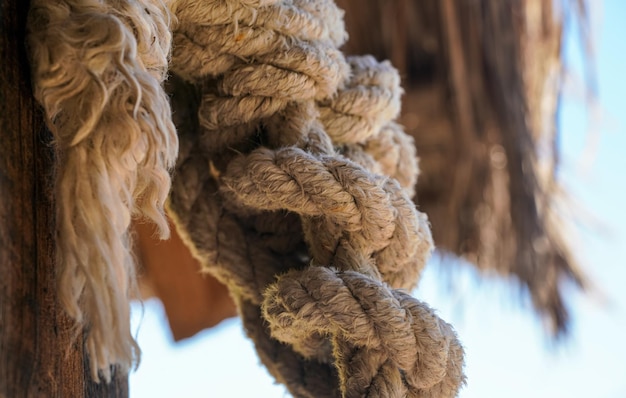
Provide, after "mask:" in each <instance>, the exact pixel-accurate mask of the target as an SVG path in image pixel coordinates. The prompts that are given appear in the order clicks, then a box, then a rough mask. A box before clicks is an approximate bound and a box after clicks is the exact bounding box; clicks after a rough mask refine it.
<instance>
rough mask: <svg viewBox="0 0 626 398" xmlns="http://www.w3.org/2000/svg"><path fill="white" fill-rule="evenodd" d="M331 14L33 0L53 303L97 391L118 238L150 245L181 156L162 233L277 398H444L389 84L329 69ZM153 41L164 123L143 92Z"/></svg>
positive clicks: (421, 238) (236, 4) (408, 163)
mask: <svg viewBox="0 0 626 398" xmlns="http://www.w3.org/2000/svg"><path fill="white" fill-rule="evenodd" d="M167 8H169V11H170V12H171V13H172V15H173V16H174V17H175V18H176V23H175V24H173V26H172V27H170V26H169V13H168V10H167ZM342 18H343V13H342V11H341V10H339V9H338V8H337V7H336V5H335V4H334V2H333V1H332V0H213V1H199V0H175V1H170V2H169V3H168V4H167V5H165V4H162V3H160V2H158V1H148V0H141V1H115V2H114V1H112V0H110V1H108V2H107V1H97V0H90V1H86V2H85V1H80V2H79V1H76V0H64V1H61V2H55V3H53V4H48V3H46V2H44V1H38V2H35V3H34V5H33V9H32V13H31V22H30V29H31V33H30V45H31V53H32V56H33V75H34V81H35V93H36V96H37V98H38V100H39V101H40V102H41V103H42V104H43V106H44V109H45V110H46V115H47V118H48V124H49V126H50V129H51V130H52V132H53V133H54V135H55V138H56V140H57V148H58V149H59V151H58V153H59V173H58V176H59V177H58V180H57V182H56V189H57V192H58V198H59V201H58V219H59V233H58V241H59V248H58V253H59V258H58V262H59V267H60V290H61V293H62V296H61V299H62V301H63V302H64V305H65V306H66V308H67V309H68V312H69V313H70V315H72V316H73V317H74V318H76V319H77V320H78V321H80V322H82V324H85V325H86V326H87V328H88V330H89V337H88V341H87V347H88V349H89V351H90V355H91V359H92V362H93V363H92V368H93V369H95V372H96V373H94V377H96V378H97V377H98V374H97V371H98V369H99V370H100V371H102V372H103V373H102V374H103V375H104V377H105V378H108V377H109V374H108V370H109V365H110V364H113V363H120V364H122V365H123V366H128V365H130V363H131V362H132V361H133V359H134V357H135V356H136V355H137V354H138V349H137V347H136V345H135V343H134V341H133V339H132V337H131V336H130V334H129V327H128V295H129V292H130V290H132V289H133V287H134V281H135V280H134V267H133V262H132V258H131V256H130V250H129V246H130V244H129V239H128V226H129V223H130V217H131V215H132V214H138V215H143V216H145V217H148V218H150V219H152V220H153V221H154V222H156V224H157V225H158V226H159V228H160V232H161V234H162V235H163V236H166V235H167V223H166V222H165V219H164V217H163V213H162V206H163V203H164V201H165V197H166V194H167V191H168V189H169V184H170V180H169V175H168V168H169V167H171V166H172V165H173V162H174V160H175V157H176V153H177V152H178V151H179V149H180V152H179V158H178V160H177V163H176V171H175V172H176V174H175V179H174V180H173V185H172V192H171V194H170V200H169V208H170V210H171V212H172V214H173V217H174V218H175V221H176V225H177V228H178V229H179V230H180V233H181V236H182V237H183V238H184V239H185V241H186V243H187V244H188V246H190V248H191V249H192V251H193V253H194V255H195V256H196V257H197V258H198V259H199V260H200V262H201V263H202V265H203V267H204V269H205V270H206V271H207V272H211V273H213V274H214V275H215V276H216V277H217V278H219V279H220V280H221V281H223V282H224V283H226V284H227V285H228V287H229V289H230V291H231V294H232V295H233V297H234V298H235V301H236V302H237V304H238V307H239V311H240V314H241V317H242V319H243V322H244V326H245V328H246V330H247V332H248V335H249V336H250V337H251V338H252V339H253V340H254V342H255V345H256V347H257V351H258V353H259V356H260V358H261V359H262V361H263V363H264V364H265V365H266V366H267V367H268V369H269V371H270V373H271V374H272V375H273V376H274V377H275V378H276V379H277V380H278V381H280V382H282V383H284V384H285V385H286V386H287V387H288V389H289V390H290V391H291V392H292V394H294V395H295V396H298V397H339V396H341V397H361V396H365V397H372V398H373V397H405V396H406V397H452V396H455V395H456V392H457V391H458V389H459V387H460V385H461V384H462V383H463V382H464V376H463V373H462V366H463V350H462V348H461V346H460V344H459V342H458V340H457V338H456V335H455V333H454V331H453V330H452V328H451V327H450V325H448V324H447V323H445V322H444V321H442V320H441V319H439V318H438V317H437V316H436V315H435V314H434V312H433V311H432V310H431V309H430V308H429V307H428V306H426V305H425V304H424V303H421V302H420V301H418V300H416V299H414V298H413V297H411V296H410V295H408V294H407V293H405V292H404V289H412V288H414V287H415V286H416V284H417V282H418V279H419V275H420V273H421V270H422V269H423V267H424V265H425V263H426V260H427V258H428V256H429V255H430V252H431V250H432V238H431V234H430V229H429V227H428V222H427V219H426V217H425V215H423V214H421V213H419V212H418V211H417V210H416V208H415V205H414V204H413V202H412V201H411V199H410V198H411V196H412V195H413V193H414V185H415V182H416V179H417V174H418V168H417V159H416V156H415V149H414V147H413V143H412V140H411V138H410V137H408V136H407V135H406V134H405V133H404V132H403V131H402V128H401V126H399V125H398V124H397V123H395V122H394V120H395V118H396V117H397V116H398V113H399V110H400V96H401V94H402V90H401V89H400V86H399V83H400V78H399V76H398V73H397V71H395V70H394V69H393V67H391V65H390V64H389V63H388V62H378V61H376V60H375V59H373V58H372V57H367V56H366V57H349V58H347V59H346V58H345V57H344V56H343V54H342V53H341V51H340V50H339V47H340V46H341V45H342V44H343V42H344V41H345V40H346V34H345V31H344V27H343V20H342ZM170 29H171V30H170ZM170 32H171V34H170ZM170 39H172V40H173V43H170ZM170 44H173V47H172V48H173V50H172V54H171V63H170V65H169V68H170V71H172V72H173V73H174V75H173V76H172V78H171V79H170V80H171V81H170V82H168V87H169V90H170V91H171V92H172V94H173V101H174V104H173V105H174V112H171V111H170V107H169V103H168V100H167V96H166V95H165V92H164V91H163V90H162V88H161V86H160V83H161V82H162V81H163V79H164V78H165V73H166V70H167V57H168V53H169V49H170ZM171 118H173V119H174V121H175V122H176V124H177V126H178V129H179V131H178V137H177V135H176V133H175V132H174V128H173V124H172V119H171ZM177 139H180V148H179V147H178V141H177ZM108 329H111V330H108Z"/></svg>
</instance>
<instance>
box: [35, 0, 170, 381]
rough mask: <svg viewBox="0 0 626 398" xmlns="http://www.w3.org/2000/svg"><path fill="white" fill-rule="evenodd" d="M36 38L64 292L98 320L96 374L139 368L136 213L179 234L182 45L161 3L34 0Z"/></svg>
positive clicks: (76, 313) (84, 316)
mask: <svg viewBox="0 0 626 398" xmlns="http://www.w3.org/2000/svg"><path fill="white" fill-rule="evenodd" d="M29 18H30V20H29V28H30V34H29V47H30V51H31V58H32V72H33V81H34V90H35V96H36V98H37V99H38V100H39V102H41V104H42V105H43V107H44V109H45V112H46V117H47V124H48V126H49V128H50V130H51V131H52V133H53V134H54V140H55V144H56V148H57V157H58V170H57V181H56V188H55V189H56V203H57V224H58V229H57V242H58V247H57V264H58V266H59V269H58V275H59V276H58V277H59V298H60V300H61V302H62V303H63V305H64V307H65V309H66V310H67V312H68V313H69V314H70V315H71V316H72V317H73V318H74V319H76V320H77V321H78V323H79V325H81V326H82V325H84V326H86V327H87V329H88V332H89V333H88V338H87V342H86V345H87V349H88V351H89V355H90V358H91V362H92V363H91V369H92V371H93V372H94V375H93V376H94V378H98V374H97V372H98V370H100V371H102V374H103V376H104V378H105V379H108V378H109V377H110V373H109V365H110V364H119V365H122V366H123V367H124V368H128V366H129V365H131V363H133V361H135V360H138V355H139V348H138V347H137V344H136V343H135V341H134V340H133V338H132V336H131V334H130V324H129V322H130V320H129V315H130V314H129V295H130V293H131V291H132V289H133V288H134V287H135V275H134V265H133V258H132V255H131V247H130V240H129V236H128V227H129V225H130V220H131V216H142V217H146V218H148V219H150V220H151V221H153V222H154V223H155V224H156V225H157V226H158V227H159V230H160V234H161V236H162V237H163V238H165V237H167V236H168V234H169V230H168V225H167V221H166V220H165V218H164V214H163V205H164V202H165V200H166V198H167V194H168V192H169V188H170V176H169V172H168V169H170V168H171V167H172V166H173V165H174V162H175V159H176V154H177V152H178V137H177V136H176V132H175V129H174V125H173V124H172V121H171V118H170V113H171V112H170V105H169V102H168V100H167V96H166V94H165V92H164V91H163V89H162V87H161V82H162V81H163V79H164V78H165V76H166V73H167V62H168V55H169V51H170V45H171V33H170V27H169V23H170V17H169V12H168V10H167V8H166V7H165V6H164V5H163V4H160V3H159V2H154V1H130V2H125V1H108V2H104V1H97V0H87V1H83V0H80V1H72V0H68V1H55V2H49V1H33V3H32V5H31V10H30V16H29Z"/></svg>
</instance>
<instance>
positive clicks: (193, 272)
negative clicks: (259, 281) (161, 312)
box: [133, 220, 237, 341]
mask: <svg viewBox="0 0 626 398" xmlns="http://www.w3.org/2000/svg"><path fill="white" fill-rule="evenodd" d="M133 230H134V231H135V242H136V248H137V251H138V253H137V255H138V257H139V259H140V266H141V268H140V279H139V283H140V288H141V289H142V292H145V291H151V292H153V293H154V295H155V296H156V297H158V298H159V299H160V300H161V301H162V302H163V307H164V308H165V312H166V314H167V319H168V322H169V326H170V329H171V331H172V336H173V337H174V340H176V341H178V340H182V339H184V338H187V337H191V336H193V335H194V334H196V333H198V332H199V331H201V330H203V329H206V328H210V327H213V326H215V325H217V324H218V323H220V322H221V321H222V320H224V319H226V318H230V317H233V316H236V315H237V309H236V308H235V303H234V302H233V300H232V299H231V297H230V294H229V293H228V289H227V288H226V286H224V285H223V284H222V283H220V282H219V281H218V280H217V279H215V278H214V277H213V276H212V275H210V274H207V273H201V272H200V263H199V262H198V260H196V259H195V258H194V257H193V256H192V255H191V252H190V250H189V248H187V246H185V244H184V243H183V241H182V240H181V238H180V236H179V235H178V232H177V231H176V228H172V229H171V231H172V233H171V236H170V238H169V239H168V240H160V239H158V238H157V237H156V236H155V229H154V225H153V224H150V223H147V222H139V221H137V220H134V221H133ZM143 298H146V297H145V296H144V297H143Z"/></svg>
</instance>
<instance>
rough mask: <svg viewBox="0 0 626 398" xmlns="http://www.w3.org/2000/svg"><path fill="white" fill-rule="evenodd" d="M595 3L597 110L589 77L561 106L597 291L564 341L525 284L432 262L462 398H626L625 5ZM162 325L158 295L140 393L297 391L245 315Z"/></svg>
mask: <svg viewBox="0 0 626 398" xmlns="http://www.w3.org/2000/svg"><path fill="white" fill-rule="evenodd" d="M589 1H590V3H592V7H594V16H593V19H594V22H595V23H598V24H597V25H596V26H595V27H594V29H595V36H596V38H597V40H596V58H595V59H596V65H597V70H598V85H599V98H598V105H599V106H598V108H597V109H599V110H598V111H594V112H591V113H590V112H589V110H588V109H589V107H588V105H589V104H588V102H587V101H586V99H585V98H584V95H583V94H582V90H581V89H580V88H581V84H572V85H570V86H569V87H570V89H569V90H567V91H566V96H565V98H564V101H563V106H562V109H561V114H560V120H561V126H560V128H561V131H562V135H561V148H562V150H563V159H562V165H561V173H560V179H561V181H562V182H563V184H564V186H565V188H566V189H567V191H568V192H569V194H570V197H572V198H574V199H575V201H576V203H577V205H578V206H579V207H580V208H582V209H585V210H586V211H587V212H588V213H590V214H591V215H592V216H593V217H594V219H595V220H596V221H597V225H594V226H592V227H590V225H591V224H592V223H589V222H587V224H586V226H581V225H580V224H578V226H577V228H575V230H573V231H575V234H576V235H577V238H576V240H575V245H574V247H575V250H576V252H577V254H578V255H579V258H580V259H581V262H582V263H583V264H584V266H585V269H586V271H587V273H588V274H589V275H590V277H591V278H592V280H593V281H594V282H595V284H596V286H597V290H596V291H595V292H593V293H592V294H590V295H586V296H582V295H580V294H573V295H572V296H571V299H570V304H571V305H572V308H573V309H574V314H573V315H574V324H573V329H572V335H571V338H570V339H569V340H568V341H566V342H565V343H564V344H559V345H556V346H555V345H554V344H552V343H551V341H550V340H549V339H548V338H546V336H545V334H544V332H543V330H542V325H541V324H540V322H539V320H538V319H537V318H536V317H535V316H534V315H533V313H532V311H531V309H530V305H529V304H528V302H527V300H524V299H520V296H519V294H518V292H517V290H516V289H515V288H511V286H509V285H508V284H507V283H506V282H503V281H501V280H491V279H479V278H477V276H476V275H475V274H474V272H473V271H472V270H471V269H470V268H469V267H465V266H463V265H455V266H454V269H453V272H452V273H451V274H452V275H453V276H452V277H449V274H450V272H442V269H441V267H440V265H439V264H438V261H437V259H434V260H433V261H432V262H431V264H430V266H429V267H428V268H427V271H426V272H425V275H424V276H423V279H422V282H421V283H420V288H419V289H418V291H417V292H416V295H417V296H418V297H420V298H422V299H424V300H425V301H427V302H428V303H430V304H431V305H432V306H433V307H435V308H437V309H438V312H439V315H440V316H441V317H443V318H444V319H446V320H448V321H449V322H451V323H452V324H453V325H454V326H455V328H456V330H457V332H458V334H459V336H460V337H461V339H462V341H463V344H464V346H465V349H466V356H467V358H466V373H467V376H468V386H467V387H466V388H465V389H464V390H463V391H462V392H461V394H460V397H461V398H491V397H507V398H518V397H519V398H522V397H524V398H528V397H533V398H556V397H558V398H560V397H571V398H579V397H580V398H582V397H585V398H587V397H593V398H626V261H625V259H626V211H624V208H623V207H622V206H624V205H626V100H624V97H625V96H626V76H625V75H626V44H625V43H626V1H623V0H605V1H604V2H603V6H599V4H600V3H599V1H598V0H589ZM579 50H580V49H579V47H578V46H577V45H576V44H572V43H568V46H567V51H566V54H567V57H568V59H569V64H570V68H571V69H572V71H571V75H572V76H574V78H573V79H572V81H574V82H576V81H578V82H580V81H581V78H580V76H581V75H582V72H581V71H580V65H581V63H582V62H581V53H580V51H579ZM576 76H578V78H576ZM589 121H591V122H589ZM589 127H591V132H590V131H589ZM575 214H577V215H578V216H580V214H582V213H581V212H577V213H575ZM585 217H587V216H585ZM573 235H574V234H573ZM446 269H448V266H446ZM450 284H453V285H454V288H453V289H451V288H450ZM138 308H139V307H138V306H135V311H134V312H133V317H134V319H133V320H134V324H135V325H137V324H138V320H139V319H140V317H141V310H137V309H138ZM164 325H165V320H164V315H163V311H162V308H161V307H160V304H159V303H158V302H157V301H154V300H152V301H148V302H147V303H146V304H145V312H144V314H143V321H142V322H141V328H140V332H139V343H140V345H141V347H142V349H143V360H142V363H141V366H140V368H139V370H138V371H137V372H136V373H134V374H132V375H131V378H130V389H131V398H144V397H150V398H160V397H163V398H165V397H168V398H169V397H186V398H195V397H198V398H199V397H267V398H278V397H284V396H288V394H286V393H285V390H284V388H283V387H282V386H276V385H274V384H273V381H272V379H271V378H270V377H269V376H268V375H267V373H266V371H265V370H264V369H263V368H262V367H260V366H259V361H258V359H257V358H256V356H255V354H254V350H253V348H252V346H251V344H250V342H249V341H248V340H247V339H245V338H244V337H243V334H242V332H241V325H240V323H239V322H238V321H236V320H230V321H227V322H225V323H224V324H223V325H221V326H220V327H218V328H216V329H213V330H209V331H205V332H203V333H201V334H200V335H198V336H196V337H195V338H192V339H189V340H187V341H185V342H183V343H179V344H176V345H172V344H171V343H170V341H171V340H170V336H169V332H168V330H167V328H166V327H164Z"/></svg>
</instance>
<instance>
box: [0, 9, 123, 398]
mask: <svg viewBox="0 0 626 398" xmlns="http://www.w3.org/2000/svg"><path fill="white" fill-rule="evenodd" d="M28 3H29V2H28V1H24V0H0V63H1V65H2V66H1V69H0V398H21V397H45V398H50V397H63V398H65V397H72V398H73V397H127V396H128V380H127V376H126V375H124V374H116V375H114V377H113V380H112V382H111V383H110V384H100V385H98V384H95V383H93V382H92V381H91V378H90V376H89V369H88V366H89V365H88V361H87V358H86V354H85V352H84V350H83V341H82V336H81V338H79V339H77V341H75V342H74V343H73V344H72V336H73V335H72V333H73V331H72V322H71V320H70V319H68V317H67V316H66V315H65V313H64V312H63V310H62V309H61V308H60V307H59V304H58V302H57V299H56V283H55V261H54V257H55V252H54V251H55V244H54V236H55V235H54V231H55V226H54V222H55V220H54V195H53V189H52V185H53V184H52V182H53V178H54V151H53V148H52V146H51V134H50V132H49V131H48V130H47V129H46V128H45V126H44V123H43V119H42V115H41V110H40V108H39V107H38V106H37V104H36V102H35V100H34V99H33V96H32V94H31V93H32V90H31V86H30V79H29V74H30V71H29V67H28V61H27V59H26V52H25V48H24V37H25V25H26V15H27V12H28ZM117 373H119V372H117Z"/></svg>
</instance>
